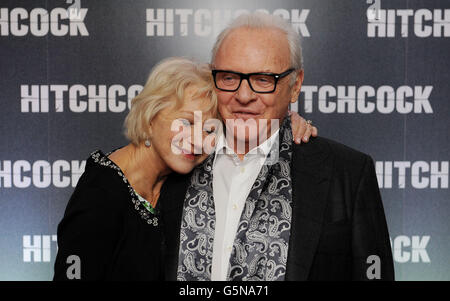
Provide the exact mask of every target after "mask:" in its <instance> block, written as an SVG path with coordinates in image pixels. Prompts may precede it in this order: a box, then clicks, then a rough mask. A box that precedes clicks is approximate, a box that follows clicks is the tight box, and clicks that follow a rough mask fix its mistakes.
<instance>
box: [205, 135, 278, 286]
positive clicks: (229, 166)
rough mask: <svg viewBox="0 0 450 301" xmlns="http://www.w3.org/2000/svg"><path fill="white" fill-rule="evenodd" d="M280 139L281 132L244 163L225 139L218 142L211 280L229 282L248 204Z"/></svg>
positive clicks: (215, 170)
mask: <svg viewBox="0 0 450 301" xmlns="http://www.w3.org/2000/svg"><path fill="white" fill-rule="evenodd" d="M278 137H279V130H277V131H276V132H275V133H274V134H273V135H272V136H270V137H269V139H267V140H266V141H264V142H263V143H261V144H260V145H259V146H257V147H255V148H253V149H251V150H250V151H249V152H248V153H247V154H246V155H245V156H244V158H243V160H242V161H241V159H240V158H239V157H238V156H237V154H236V153H235V152H234V150H233V149H231V148H230V147H229V145H228V143H227V141H226V139H225V136H224V135H221V136H220V137H219V138H218V142H217V144H216V154H215V157H214V163H213V195H214V206H215V214H216V226H215V233H214V246H213V259H212V275H211V280H219V281H225V280H227V279H226V278H227V273H228V264H229V261H230V256H231V251H232V250H233V243H234V239H235V237H236V233H237V227H238V224H239V221H240V219H241V215H242V210H243V209H244V204H245V201H246V199H247V196H248V194H249V193H250V190H251V188H252V186H253V183H254V182H255V181H256V178H257V177H258V174H259V172H260V170H261V167H262V166H263V164H264V162H265V159H266V157H267V155H268V154H269V153H270V151H271V149H272V146H273V144H274V142H276V141H277V139H278ZM271 157H272V156H271Z"/></svg>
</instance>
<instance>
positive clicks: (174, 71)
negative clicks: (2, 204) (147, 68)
mask: <svg viewBox="0 0 450 301" xmlns="http://www.w3.org/2000/svg"><path fill="white" fill-rule="evenodd" d="M190 86H195V87H197V88H198V90H197V91H196V93H195V94H194V95H193V97H194V98H196V97H207V98H210V99H211V105H210V107H209V108H208V110H211V111H213V112H214V114H215V113H216V111H217V97H216V94H215V93H214V82H213V78H212V75H211V69H210V67H209V65H208V64H203V63H197V62H193V61H191V60H189V59H186V58H180V57H172V58H168V59H164V60H163V61H161V62H160V63H158V64H157V65H156V66H155V67H153V69H152V71H151V73H150V75H149V77H148V80H147V82H146V84H145V86H144V88H143V90H142V91H141V93H139V94H138V95H137V96H136V97H135V98H133V100H132V101H131V109H130V112H129V113H128V115H127V117H126V118H125V123H124V126H125V136H126V137H127V138H128V139H129V140H130V141H131V142H132V143H133V144H135V145H138V144H139V143H140V142H142V141H144V140H146V139H148V128H149V125H150V122H151V121H152V119H153V118H154V117H155V116H156V114H158V112H159V111H161V110H162V109H164V108H167V107H169V106H170V105H172V104H175V108H176V109H177V108H179V107H180V106H181V105H182V102H183V99H184V97H185V92H186V88H188V87H190Z"/></svg>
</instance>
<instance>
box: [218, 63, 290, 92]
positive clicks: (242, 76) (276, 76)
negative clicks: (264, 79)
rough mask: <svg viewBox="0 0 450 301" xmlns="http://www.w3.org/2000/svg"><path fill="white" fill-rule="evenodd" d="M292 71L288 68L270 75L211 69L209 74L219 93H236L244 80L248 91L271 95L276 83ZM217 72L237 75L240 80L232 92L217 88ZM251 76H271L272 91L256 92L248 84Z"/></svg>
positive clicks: (250, 84)
mask: <svg viewBox="0 0 450 301" xmlns="http://www.w3.org/2000/svg"><path fill="white" fill-rule="evenodd" d="M294 70H295V69H294V68H290V69H288V70H286V71H284V72H282V73H270V72H254V73H241V72H236V71H230V70H218V69H213V70H211V73H212V76H213V79H214V85H215V86H216V88H217V89H219V90H221V91H225V92H236V91H237V90H239V88H240V87H241V84H242V80H244V79H246V80H247V83H248V85H249V86H250V89H252V91H253V92H255V93H261V94H267V93H273V92H275V90H276V89H277V84H278V81H279V80H280V79H282V78H283V77H285V76H288V75H289V74H291V73H292V72H293V71H294ZM218 72H227V73H232V74H237V75H239V78H240V79H241V80H240V81H239V85H238V86H237V88H236V89H234V90H228V89H222V88H219V87H218V86H217V82H216V74H217V73H218ZM252 75H269V76H273V77H274V79H275V83H274V85H273V90H272V91H264V92H259V91H256V90H255V89H253V86H252V83H251V82H250V76H252Z"/></svg>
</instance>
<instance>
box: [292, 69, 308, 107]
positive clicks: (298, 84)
mask: <svg viewBox="0 0 450 301" xmlns="http://www.w3.org/2000/svg"><path fill="white" fill-rule="evenodd" d="M304 76H305V72H304V71H303V69H301V70H300V71H298V72H297V77H296V78H295V83H294V85H293V86H292V95H291V102H292V103H294V102H296V101H297V99H298V96H299V95H300V90H301V89H302V84H303V79H304Z"/></svg>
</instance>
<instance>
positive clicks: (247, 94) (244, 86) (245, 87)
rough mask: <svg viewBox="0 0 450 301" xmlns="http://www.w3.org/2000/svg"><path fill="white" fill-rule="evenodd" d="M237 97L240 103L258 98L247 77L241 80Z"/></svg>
mask: <svg viewBox="0 0 450 301" xmlns="http://www.w3.org/2000/svg"><path fill="white" fill-rule="evenodd" d="M236 99H237V100H238V101H239V102H240V103H244V104H246V103H249V102H250V101H252V100H255V99H256V93H255V92H254V91H253V90H252V88H250V84H249V83H248V80H247V79H243V80H242V82H241V86H240V87H239V89H238V90H237V92H236Z"/></svg>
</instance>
